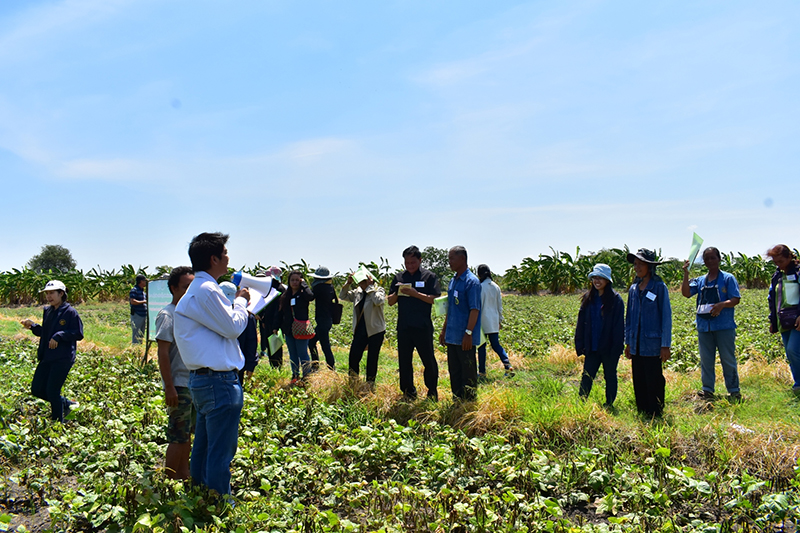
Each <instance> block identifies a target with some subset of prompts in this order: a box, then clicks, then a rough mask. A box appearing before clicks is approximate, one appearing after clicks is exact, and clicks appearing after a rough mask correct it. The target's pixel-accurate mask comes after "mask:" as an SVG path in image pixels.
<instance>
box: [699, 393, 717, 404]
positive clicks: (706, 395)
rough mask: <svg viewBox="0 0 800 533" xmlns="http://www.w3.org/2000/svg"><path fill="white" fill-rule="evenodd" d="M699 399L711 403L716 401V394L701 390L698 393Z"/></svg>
mask: <svg viewBox="0 0 800 533" xmlns="http://www.w3.org/2000/svg"><path fill="white" fill-rule="evenodd" d="M697 397H698V398H702V399H704V400H706V401H708V402H710V401H711V400H713V399H714V393H713V392H710V391H707V390H699V391H697Z"/></svg>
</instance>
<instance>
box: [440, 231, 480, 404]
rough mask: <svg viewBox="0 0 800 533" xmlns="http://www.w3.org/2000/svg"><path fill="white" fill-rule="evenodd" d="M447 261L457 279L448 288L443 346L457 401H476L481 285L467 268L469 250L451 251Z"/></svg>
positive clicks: (452, 280)
mask: <svg viewBox="0 0 800 533" xmlns="http://www.w3.org/2000/svg"><path fill="white" fill-rule="evenodd" d="M447 260H448V262H449V263H450V270H452V271H453V272H455V273H456V275H455V276H453V279H451V280H450V285H449V286H448V287H447V316H446V317H445V320H444V325H443V326H442V331H441V333H439V343H440V344H441V345H442V346H446V347H447V369H448V371H449V373H450V388H451V390H452V391H453V396H454V398H456V399H458V400H467V401H474V400H476V399H477V397H478V361H477V359H476V357H475V341H477V340H478V338H479V337H480V327H481V323H480V318H481V283H480V281H478V278H477V276H475V274H473V273H472V272H471V271H470V270H469V268H468V266H467V250H466V248H464V247H463V246H454V247H452V248H450V251H449V252H448V254H447Z"/></svg>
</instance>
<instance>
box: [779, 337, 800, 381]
mask: <svg viewBox="0 0 800 533" xmlns="http://www.w3.org/2000/svg"><path fill="white" fill-rule="evenodd" d="M781 338H782V339H783V347H784V348H785V349H786V358H787V359H788V360H789V370H791V371H792V379H794V385H793V386H792V389H794V390H800V331H797V330H796V329H790V330H789V331H782V332H781Z"/></svg>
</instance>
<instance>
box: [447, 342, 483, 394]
mask: <svg viewBox="0 0 800 533" xmlns="http://www.w3.org/2000/svg"><path fill="white" fill-rule="evenodd" d="M447 370H448V371H449V372H450V388H451V389H452V391H453V396H455V397H456V398H460V399H462V400H469V401H474V400H476V399H477V398H478V360H477V358H476V356H475V345H473V346H472V348H471V349H469V350H464V349H462V348H461V345H460V344H448V345H447Z"/></svg>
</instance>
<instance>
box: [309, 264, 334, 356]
mask: <svg viewBox="0 0 800 533" xmlns="http://www.w3.org/2000/svg"><path fill="white" fill-rule="evenodd" d="M311 277H312V278H314V281H312V282H311V292H313V293H314V321H315V327H314V337H313V338H312V339H311V340H310V341H309V342H308V349H309V351H310V352H311V360H312V361H314V364H315V365H319V352H318V351H317V341H319V347H320V349H321V350H322V353H323V354H325V363H326V364H327V365H328V368H330V369H331V370H333V369H334V368H335V367H336V359H334V358H333V350H332V349H331V328H333V314H332V313H333V305H334V304H335V303H338V300H337V299H336V291H335V290H334V288H333V274H331V271H330V270H329V269H328V267H325V266H320V267H319V268H317V270H316V271H315V272H314V273H313V274H311Z"/></svg>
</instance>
